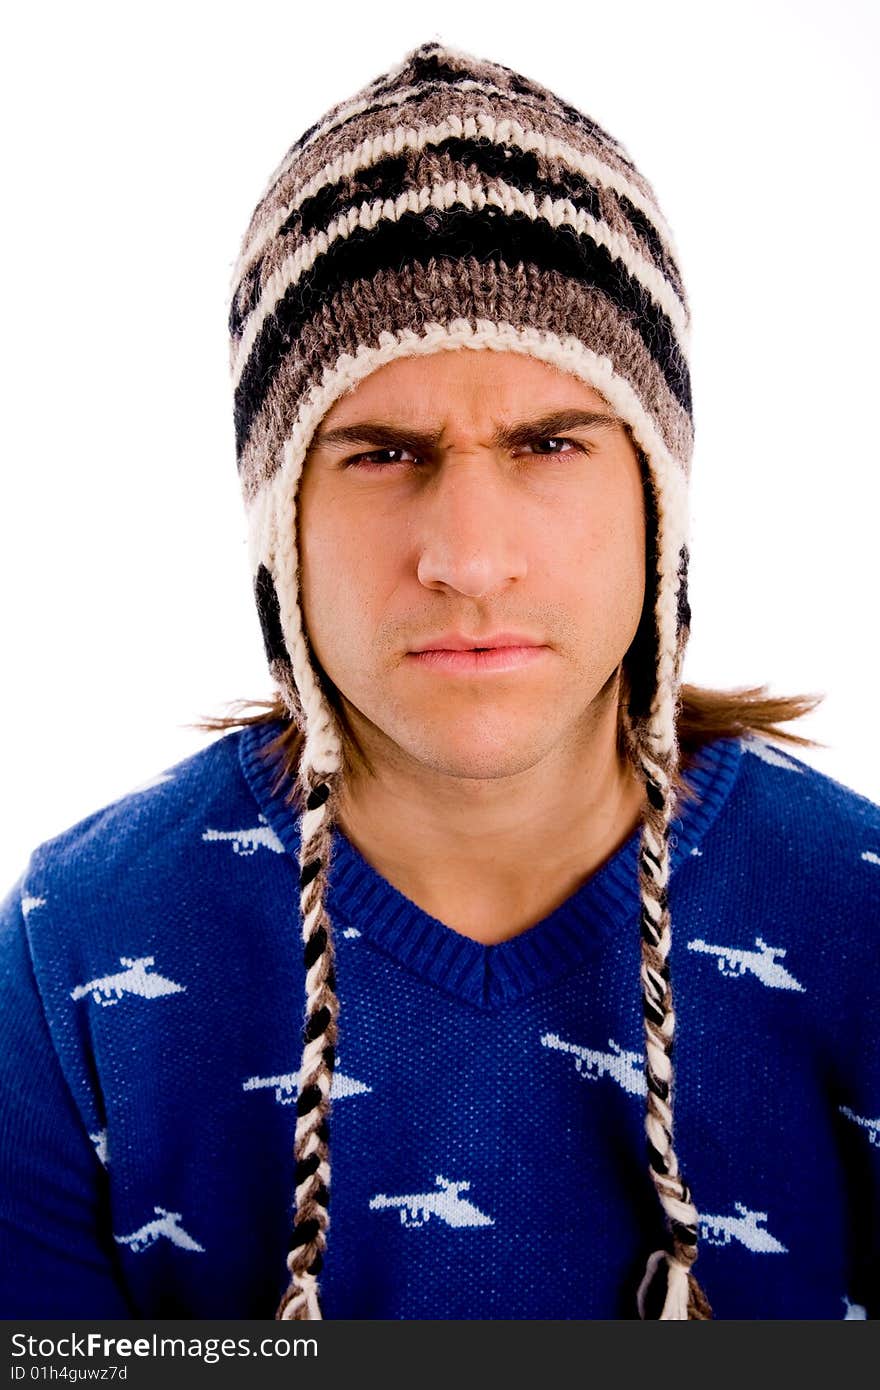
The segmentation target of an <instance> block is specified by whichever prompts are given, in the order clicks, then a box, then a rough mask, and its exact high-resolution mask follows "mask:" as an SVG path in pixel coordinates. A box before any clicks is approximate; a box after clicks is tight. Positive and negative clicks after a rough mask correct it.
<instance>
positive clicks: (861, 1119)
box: [839, 1105, 880, 1149]
mask: <svg viewBox="0 0 880 1390" xmlns="http://www.w3.org/2000/svg"><path fill="white" fill-rule="evenodd" d="M839 1109H840V1113H841V1115H845V1116H846V1118H847V1119H848V1120H852V1122H853V1124H856V1125H861V1127H862V1129H866V1130H867V1131H868V1143H869V1144H873V1145H874V1148H875V1149H880V1119H877V1120H867V1119H866V1118H865V1116H864V1115H857V1114H856V1112H855V1111H854V1110H850V1108H849V1106H848V1105H841V1106H840V1107H839Z"/></svg>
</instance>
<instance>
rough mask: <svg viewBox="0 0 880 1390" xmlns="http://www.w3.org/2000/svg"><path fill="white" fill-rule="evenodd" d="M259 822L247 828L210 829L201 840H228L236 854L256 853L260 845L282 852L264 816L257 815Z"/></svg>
mask: <svg viewBox="0 0 880 1390" xmlns="http://www.w3.org/2000/svg"><path fill="white" fill-rule="evenodd" d="M257 819H258V820H259V822H260V824H259V825H255V826H253V827H252V828H251V829H248V830H211V829H208V830H206V831H205V833H204V834H203V835H202V839H203V840H228V841H229V843H230V844H231V845H232V848H233V849H234V850H235V853H236V854H256V852H257V850H258V849H259V847H260V845H262V846H263V847H264V848H265V849H271V850H272V851H273V853H275V854H283V853H284V846H283V844H282V843H281V841H280V840H279V838H278V836H277V835H276V834H275V831H274V830H273V829H272V827H271V825H270V824H269V822H268V821H267V820H266V817H265V816H258V817H257Z"/></svg>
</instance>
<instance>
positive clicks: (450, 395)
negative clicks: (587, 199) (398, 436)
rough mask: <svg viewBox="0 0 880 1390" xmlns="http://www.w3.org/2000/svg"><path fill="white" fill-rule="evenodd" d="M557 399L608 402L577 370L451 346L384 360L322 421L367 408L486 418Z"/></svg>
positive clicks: (341, 419)
mask: <svg viewBox="0 0 880 1390" xmlns="http://www.w3.org/2000/svg"><path fill="white" fill-rule="evenodd" d="M556 406H559V407H562V406H581V407H582V408H584V409H588V410H597V411H598V410H603V409H605V410H607V408H608V407H607V402H606V401H605V399H604V397H603V396H601V395H600V394H599V392H598V391H597V390H595V389H594V388H593V387H591V386H589V385H588V384H587V383H586V382H585V381H582V380H581V379H580V378H579V377H576V376H574V375H573V374H572V373H570V372H563V371H561V370H560V369H559V368H557V367H555V366H552V365H551V364H550V363H547V362H542V361H539V360H538V359H537V358H535V357H530V356H527V355H526V354H525V353H518V352H493V351H491V350H488V349H472V348H457V349H451V350H445V351H437V352H432V353H423V354H420V355H414V356H412V357H402V358H398V359H397V360H396V361H394V362H387V363H385V365H384V366H382V367H379V368H377V370H376V371H374V372H371V373H370V375H369V376H366V377H364V378H363V380H361V381H359V382H358V383H357V384H356V385H355V386H354V387H353V388H352V389H351V390H349V391H347V392H346V394H345V395H344V396H341V397H340V398H339V400H337V401H336V402H335V403H334V404H333V406H332V407H331V409H330V410H329V411H328V412H327V414H326V415H325V416H324V419H323V421H322V425H323V426H324V427H325V428H330V427H333V426H339V425H345V424H348V423H350V422H352V421H355V420H358V419H362V418H365V412H369V415H370V418H376V417H377V416H385V417H386V418H389V419H391V418H393V419H402V418H407V419H415V418H418V419H419V420H421V421H423V422H428V421H431V422H432V423H434V424H439V423H443V422H445V421H446V420H449V421H450V423H451V422H452V420H453V418H454V419H455V420H456V421H471V422H474V423H477V422H479V423H487V422H490V421H495V420H501V419H506V418H512V417H513V416H521V415H523V414H524V413H526V412H527V411H528V410H530V409H531V408H532V407H535V408H537V409H540V410H546V409H548V408H553V407H556Z"/></svg>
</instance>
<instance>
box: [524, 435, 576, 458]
mask: <svg viewBox="0 0 880 1390" xmlns="http://www.w3.org/2000/svg"><path fill="white" fill-rule="evenodd" d="M535 444H568V445H570V446H571V448H572V449H574V450H575V452H576V453H579V454H585V453H586V452H587V450H586V449H585V447H584V445H583V444H579V443H578V441H577V440H576V439H567V438H564V437H563V436H562V435H558V434H549V435H545V436H543V437H541V436H540V435H539V436H537V437H536V438H535V439H533V440H532V441H531V445H530V447H531V446H532V445H535ZM546 452H547V453H550V454H559V453H563V452H564V450H561V449H549V450H547V451H546Z"/></svg>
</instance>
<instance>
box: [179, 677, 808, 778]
mask: <svg viewBox="0 0 880 1390" xmlns="http://www.w3.org/2000/svg"><path fill="white" fill-rule="evenodd" d="M322 683H323V684H325V687H326V694H327V698H328V700H329V702H330V704H331V705H332V707H333V709H334V712H335V713H336V716H337V718H338V720H339V723H340V726H341V730H342V734H343V738H342V745H343V770H344V771H346V770H351V768H352V767H355V766H356V767H359V768H361V769H364V770H366V771H368V772H372V771H373V769H372V768H371V767H370V766H369V763H368V762H367V760H366V758H365V756H364V754H363V752H362V750H361V749H360V748H359V747H358V745H357V742H356V740H355V738H354V734H353V732H352V730H351V726H350V724H349V722H348V720H347V719H346V717H345V710H344V707H343V705H342V703H341V701H340V700H339V693H338V691H337V690H336V688H335V686H333V683H332V682H331V681H328V680H327V679H326V677H324V680H323V682H322ZM824 698H825V697H824V695H770V694H768V691H767V686H766V685H759V686H741V687H737V688H735V689H732V690H713V689H710V688H707V687H705V686H699V685H682V687H681V704H680V706H679V713H678V721H677V727H678V741H679V747H680V749H681V760H682V767H683V768H684V769H686V768H687V767H688V766H689V765H690V764H691V763H693V761H694V760H695V759H696V757H697V755H698V754H699V751H700V749H701V748H704V747H705V746H706V745H707V744H710V743H714V742H715V741H716V739H722V738H743V737H747V736H749V735H757V736H758V737H761V738H770V739H776V740H778V741H780V742H783V743H789V744H797V745H800V746H801V747H804V748H816V747H821V746H822V745H821V744H820V743H819V741H818V740H817V739H813V738H807V737H805V736H804V735H803V734H798V733H794V732H793V731H792V730H791V729H787V728H785V727H783V726H784V725H786V724H789V723H792V722H793V721H794V720H796V719H801V718H802V717H803V716H804V715H806V714H810V713H812V711H813V710H814V709H815V708H816V706H817V705H819V704H820V703H821V702H822V700H823V699H824ZM231 709H232V710H233V711H236V712H233V713H230V714H225V715H206V716H204V717H203V718H202V719H200V720H197V721H194V722H193V723H191V724H189V725H188V726H187V727H189V728H192V729H201V730H204V731H206V732H211V733H223V732H226V731H228V730H232V729H243V728H247V727H249V726H250V725H254V724H272V723H276V722H278V723H280V724H281V726H282V727H281V730H280V732H279V733H278V735H277V737H276V738H274V739H273V740H272V741H271V743H270V744H269V745H268V747H267V749H266V754H267V756H270V757H275V756H277V757H278V758H279V761H280V766H281V771H280V775H279V778H278V783H277V784H276V788H275V790H276V791H277V790H278V788H279V787H280V786H281V785H282V784H283V783H284V782H285V781H287V780H288V779H289V780H290V782H291V783H292V790H291V796H290V800H291V801H292V802H294V803H295V802H296V801H297V799H298V798H297V795H296V793H297V782H296V772H297V768H298V766H299V759H300V753H301V751H302V744H303V734H302V732H301V731H300V729H299V728H298V727H297V725H296V724H295V723H294V721H293V720H292V719H291V718H290V715H289V713H288V710H287V707H286V706H285V704H284V701H283V699H282V697H281V695H280V694H279V693H276V695H275V696H274V697H273V698H272V699H269V700H260V699H253V700H234V701H232V702H231ZM618 747H619V749H620V751H621V753H622V754H624V755H625V752H626V740H625V736H624V734H623V729H622V725H621V727H620V730H619V737H618ZM679 790H683V791H686V789H685V788H683V787H682V786H681V785H679Z"/></svg>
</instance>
